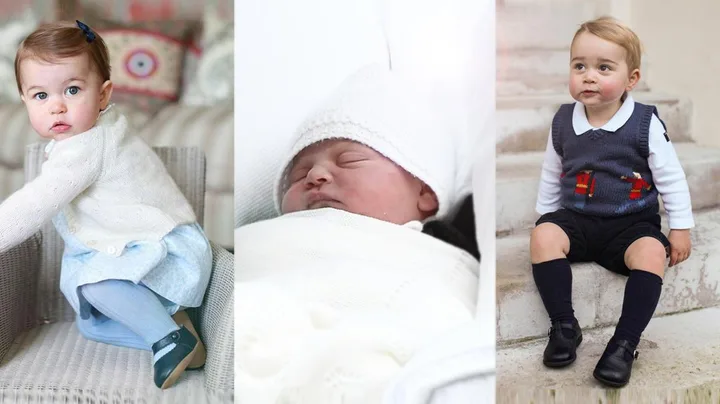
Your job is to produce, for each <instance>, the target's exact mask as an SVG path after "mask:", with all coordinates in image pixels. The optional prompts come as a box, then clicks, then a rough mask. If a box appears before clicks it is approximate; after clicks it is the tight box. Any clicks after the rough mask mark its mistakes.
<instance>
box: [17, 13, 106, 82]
mask: <svg viewBox="0 0 720 404" xmlns="http://www.w3.org/2000/svg"><path fill="white" fill-rule="evenodd" d="M93 34H94V35H95V38H94V39H93V40H92V41H91V42H88V36H87V35H86V34H85V31H83V30H82V29H81V28H80V27H79V26H78V24H76V23H74V22H69V21H59V22H52V23H47V24H43V25H41V26H40V27H38V29H36V30H35V31H34V32H33V33H31V34H30V35H28V37H27V38H25V40H24V41H22V43H20V47H19V48H18V51H17V54H16V55H15V80H16V81H17V86H18V91H19V92H20V93H21V94H22V85H21V84H20V83H21V77H20V63H21V62H22V61H23V60H25V59H39V60H41V61H43V62H47V63H54V62H56V61H58V60H59V59H64V58H69V57H74V56H79V55H83V54H87V55H88V57H89V59H90V65H91V67H92V68H94V69H95V71H97V72H98V74H100V76H101V77H102V78H103V81H107V80H110V57H109V56H108V50H107V46H106V45H105V41H103V39H102V38H101V37H100V36H99V35H98V34H97V33H95V32H94V31H93Z"/></svg>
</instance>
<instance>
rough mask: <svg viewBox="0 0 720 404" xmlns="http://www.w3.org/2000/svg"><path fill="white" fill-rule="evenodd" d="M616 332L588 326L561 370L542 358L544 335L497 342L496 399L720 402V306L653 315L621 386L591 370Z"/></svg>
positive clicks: (568, 403)
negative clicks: (609, 383) (571, 358)
mask: <svg viewBox="0 0 720 404" xmlns="http://www.w3.org/2000/svg"><path fill="white" fill-rule="evenodd" d="M613 332H614V328H613V327H605V328H601V329H597V330H592V331H586V332H584V333H583V342H582V344H581V345H580V346H579V347H578V352H577V354H578V359H577V360H576V361H575V363H573V364H572V365H570V366H569V367H567V368H564V369H557V370H552V369H548V368H546V367H544V366H543V364H542V359H541V358H542V353H543V350H544V349H545V344H546V342H547V341H546V339H545V338H541V339H538V340H534V341H528V342H523V343H520V344H515V345H511V346H504V347H498V351H497V375H498V376H497V392H498V396H497V403H499V404H500V403H502V404H511V403H512V404H515V403H517V404H520V403H536V404H542V403H553V404H575V403H591V402H594V403H601V404H602V403H616V404H626V403H627V404H629V403H632V404H655V403H675V404H682V403H685V404H689V403H711V404H717V403H720V359H718V358H720V339H718V335H720V307H715V308H707V309H703V310H697V311H692V312H688V313H682V314H676V315H671V316H665V317H659V318H655V319H653V320H652V321H651V322H650V324H649V325H648V328H647V329H646V330H645V332H644V333H643V338H642V340H641V341H640V345H639V346H638V351H639V353H640V354H639V356H638V359H637V360H636V361H635V363H634V364H633V369H632V377H631V379H630V383H628V385H627V386H625V387H624V388H622V389H619V390H618V389H609V388H603V387H604V386H603V385H601V384H600V383H598V382H597V381H595V379H594V378H593V376H592V372H593V369H594V368H595V365H596V364H597V361H598V360H599V359H600V355H601V354H602V352H603V351H604V349H605V346H606V344H607V341H608V340H609V338H610V337H611V336H612V334H613Z"/></svg>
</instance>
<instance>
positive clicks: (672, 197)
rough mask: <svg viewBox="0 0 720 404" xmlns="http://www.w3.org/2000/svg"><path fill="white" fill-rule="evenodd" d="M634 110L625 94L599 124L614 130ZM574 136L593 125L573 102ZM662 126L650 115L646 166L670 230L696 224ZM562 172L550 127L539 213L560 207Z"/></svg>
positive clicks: (680, 172)
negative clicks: (603, 121)
mask: <svg viewBox="0 0 720 404" xmlns="http://www.w3.org/2000/svg"><path fill="white" fill-rule="evenodd" d="M634 109H635V100H633V98H632V96H631V95H630V94H628V96H627V98H626V99H625V102H623V104H622V106H620V109H619V110H618V111H617V112H616V113H615V115H614V116H613V117H612V118H611V119H610V120H609V121H608V122H607V123H606V124H605V125H603V126H602V128H599V129H603V130H604V131H607V132H615V131H616V130H618V129H619V128H621V127H622V126H623V125H625V123H626V122H627V121H628V119H630V116H631V115H632V113H633V110H634ZM572 125H573V130H574V131H575V135H577V136H581V135H582V134H583V133H586V132H587V131H589V130H590V129H598V128H593V126H592V125H590V122H588V119H587V116H586V115H585V108H584V106H583V104H582V103H580V102H576V103H575V108H574V109H573V117H572ZM665 133H666V132H665V128H664V126H663V124H662V123H661V122H660V119H659V118H658V117H657V116H656V115H655V114H653V116H652V119H651V120H650V135H649V139H648V148H649V150H650V155H649V156H648V166H649V167H650V171H651V172H652V176H653V182H654V184H655V187H656V188H657V190H658V193H660V197H661V198H662V201H663V205H664V207H665V211H666V212H667V214H668V222H669V226H670V228H671V229H689V228H692V227H694V226H695V221H694V220H693V215H692V206H691V203H690V190H689V189H688V184H687V181H686V179H685V172H684V171H683V168H682V166H681V165H680V161H679V160H678V157H677V154H676V153H675V148H674V147H673V146H672V143H671V142H669V141H668V140H667V139H666V138H665ZM561 173H562V159H561V158H560V156H559V155H558V154H557V152H556V151H555V148H554V147H553V144H552V129H550V135H549V136H548V142H547V147H546V149H545V159H544V161H543V166H542V172H541V174H540V188H539V189H538V198H537V203H536V205H535V210H536V211H537V212H538V213H540V214H541V215H542V214H545V213H549V212H554V211H556V210H558V209H560V208H561V195H560V174H561Z"/></svg>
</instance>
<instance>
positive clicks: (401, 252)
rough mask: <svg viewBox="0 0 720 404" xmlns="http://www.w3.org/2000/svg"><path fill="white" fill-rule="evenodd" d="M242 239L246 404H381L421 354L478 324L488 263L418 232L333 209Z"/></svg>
mask: <svg viewBox="0 0 720 404" xmlns="http://www.w3.org/2000/svg"><path fill="white" fill-rule="evenodd" d="M235 234H236V237H235V245H236V254H235V257H236V258H235V259H236V261H235V262H236V272H235V296H236V306H235V316H236V317H235V322H236V324H237V328H236V339H235V341H236V347H235V363H236V371H235V376H236V390H235V392H236V394H237V395H239V396H240V399H239V401H240V402H248V403H255V404H270V403H278V402H282V403H285V404H299V403H313V404H317V403H340V402H342V403H344V404H353V403H362V404H366V403H379V402H381V400H382V396H383V394H384V391H385V389H386V388H387V387H388V385H389V383H390V381H391V380H392V379H393V378H394V377H395V376H396V375H397V374H398V372H399V371H400V370H401V369H402V368H403V366H404V364H405V363H407V362H408V361H409V360H410V359H411V358H412V357H413V355H414V354H415V353H416V352H417V351H419V350H420V349H422V348H423V347H424V346H425V345H426V344H428V343H429V342H430V341H432V340H433V339H434V338H437V337H438V336H440V335H442V334H443V333H445V332H447V331H448V330H450V329H452V328H454V327H457V326H459V325H460V324H463V323H466V322H469V321H471V320H472V318H473V314H474V311H475V301H476V299H477V285H478V279H477V261H476V260H474V259H473V258H472V257H471V256H470V255H469V254H467V253H466V252H465V251H462V250H460V249H458V248H455V247H453V246H451V245H449V244H447V243H444V242H442V241H440V240H437V239H435V238H433V237H430V236H428V235H426V234H423V233H421V232H420V231H419V230H418V227H414V226H399V225H396V224H392V223H388V222H384V221H381V220H377V219H373V218H369V217H365V216H361V215H356V214H353V213H349V212H345V211H341V210H336V209H329V208H328V209H319V210H310V211H303V212H296V213H291V214H287V215H284V216H281V217H279V218H275V219H271V220H267V221H262V222H257V223H254V224H250V225H247V226H243V227H240V228H238V229H236V233H235Z"/></svg>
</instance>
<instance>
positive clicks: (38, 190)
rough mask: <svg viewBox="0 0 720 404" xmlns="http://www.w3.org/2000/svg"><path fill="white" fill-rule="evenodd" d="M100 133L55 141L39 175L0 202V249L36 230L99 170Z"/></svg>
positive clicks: (12, 244)
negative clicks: (52, 149)
mask: <svg viewBox="0 0 720 404" xmlns="http://www.w3.org/2000/svg"><path fill="white" fill-rule="evenodd" d="M100 142H101V137H100V136H84V135H77V136H76V137H71V138H69V139H66V140H63V141H60V142H57V143H56V144H55V147H54V151H53V153H52V154H51V156H50V159H49V160H48V161H46V162H45V164H43V168H42V174H40V175H39V176H38V177H37V178H35V179H34V180H33V181H31V182H29V183H27V184H25V186H24V187H22V188H21V189H19V190H18V191H16V192H15V193H13V194H12V195H10V196H9V197H8V198H7V199H6V200H5V201H3V202H2V204H0V252H3V251H6V250H8V249H10V248H12V247H14V246H16V245H18V244H20V243H21V242H23V241H24V240H26V239H28V238H29V237H31V236H32V235H33V234H35V233H37V232H38V231H39V230H40V228H41V227H42V225H43V224H45V223H46V222H47V221H48V220H50V219H52V217H53V216H55V215H56V214H57V213H58V212H59V211H60V210H62V209H63V208H64V207H65V206H67V205H68V204H69V203H70V202H72V200H73V199H75V198H76V197H77V196H78V195H79V194H80V193H82V192H83V191H84V190H85V189H86V188H88V187H89V186H90V185H91V184H92V183H93V182H94V181H95V180H96V179H97V177H98V176H99V174H100V172H101V170H102V146H101V144H100Z"/></svg>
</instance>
